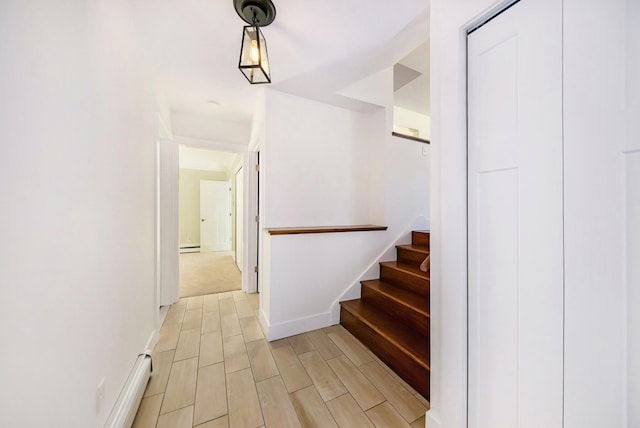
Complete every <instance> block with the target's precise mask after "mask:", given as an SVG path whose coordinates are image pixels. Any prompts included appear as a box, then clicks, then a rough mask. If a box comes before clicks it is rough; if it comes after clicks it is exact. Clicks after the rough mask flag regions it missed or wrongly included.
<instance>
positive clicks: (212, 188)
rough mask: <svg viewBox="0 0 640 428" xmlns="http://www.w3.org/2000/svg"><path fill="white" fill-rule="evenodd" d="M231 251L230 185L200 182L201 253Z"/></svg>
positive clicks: (208, 181)
mask: <svg viewBox="0 0 640 428" xmlns="http://www.w3.org/2000/svg"><path fill="white" fill-rule="evenodd" d="M229 250H231V196H230V190H229V183H228V182H227V181H210V180H200V251H203V252H206V251H229Z"/></svg>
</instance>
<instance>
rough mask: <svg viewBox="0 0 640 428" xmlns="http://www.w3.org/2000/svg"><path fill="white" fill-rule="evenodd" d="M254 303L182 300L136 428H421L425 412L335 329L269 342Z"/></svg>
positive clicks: (234, 297) (238, 295) (235, 298)
mask: <svg viewBox="0 0 640 428" xmlns="http://www.w3.org/2000/svg"><path fill="white" fill-rule="evenodd" d="M257 313H258V295H257V294H245V293H243V292H242V291H233V292H226V293H220V294H209V295H206V296H196V297H188V298H183V299H180V301H179V302H177V303H176V304H175V305H173V306H172V307H171V308H170V309H169V312H168V313H167V317H166V318H165V322H164V324H163V326H162V328H161V330H160V338H159V341H158V344H157V345H156V348H155V350H154V353H153V365H154V370H155V372H154V375H153V376H152V378H151V380H150V381H149V384H148V385H147V389H146V391H145V394H144V398H143V399H142V403H141V404H140V408H139V409H138V414H137V415H136V419H135V421H134V424H133V427H134V428H161V427H170V428H192V427H197V428H223V427H224V428H236V427H237V428H260V427H265V428H269V427H272V428H280V427H322V428H324V427H340V428H352V427H370V428H383V427H385V428H387V427H388V428H395V427H402V426H405V427H406V426H410V427H413V428H418V427H424V426H425V421H424V414H425V412H426V411H427V409H428V408H429V403H428V402H427V401H426V400H425V399H424V398H423V397H422V396H421V395H420V394H418V393H417V392H416V391H415V390H414V389H413V388H411V387H410V386H409V385H407V384H406V383H405V382H404V381H403V380H402V379H400V378H399V377H398V376H397V375H396V374H395V373H393V372H392V371H391V369H389V368H388V367H387V366H386V365H384V363H382V362H381V361H380V360H379V359H378V358H376V357H375V356H374V355H373V354H372V353H371V352H370V351H369V350H367V349H366V348H365V347H364V346H363V345H362V344H361V343H360V342H359V341H358V340H357V339H355V338H354V337H353V336H352V335H351V334H350V333H349V332H348V331H346V330H345V329H344V328H342V327H341V326H339V325H336V326H332V327H328V328H325V329H320V330H315V331H312V332H309V333H305V334H301V335H297V336H293V337H290V338H286V339H281V340H277V341H274V342H268V341H267V340H266V339H265V336H264V334H263V332H262V330H261V329H260V326H259V324H258V321H257V320H258V318H257Z"/></svg>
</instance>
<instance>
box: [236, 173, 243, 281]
mask: <svg viewBox="0 0 640 428" xmlns="http://www.w3.org/2000/svg"><path fill="white" fill-rule="evenodd" d="M243 224H244V170H243V169H242V168H240V169H239V170H238V172H236V265H238V269H240V272H242V250H243V245H242V242H243V239H244V238H243V235H242V231H243Z"/></svg>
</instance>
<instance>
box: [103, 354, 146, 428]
mask: <svg viewBox="0 0 640 428" xmlns="http://www.w3.org/2000/svg"><path fill="white" fill-rule="evenodd" d="M152 370H153V368H152V365H151V351H147V352H145V353H143V354H140V355H138V359H137V360H136V363H135V364H134V366H133V369H132V370H131V373H130V374H129V377H128V378H127V382H126V383H125V385H124V388H123V389H122V392H121V393H120V395H119V396H118V400H117V401H116V404H115V405H114V406H113V410H112V411H111V415H109V419H108V420H107V423H106V424H105V428H131V425H133V420H134V419H135V417H136V413H137V412H138V407H139V406H140V401H142V395H143V394H144V390H145V388H146V387H147V382H149V378H150V377H151V372H152Z"/></svg>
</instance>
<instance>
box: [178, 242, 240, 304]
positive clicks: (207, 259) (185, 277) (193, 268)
mask: <svg viewBox="0 0 640 428" xmlns="http://www.w3.org/2000/svg"><path fill="white" fill-rule="evenodd" d="M230 254H231V253H229V252H209V253H187V254H180V297H190V296H202V295H205V294H212V293H221V292H223V291H232V290H240V289H241V288H242V274H241V273H240V270H239V269H238V267H237V266H236V264H235V262H234V261H233V258H232V257H231V255H230Z"/></svg>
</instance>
